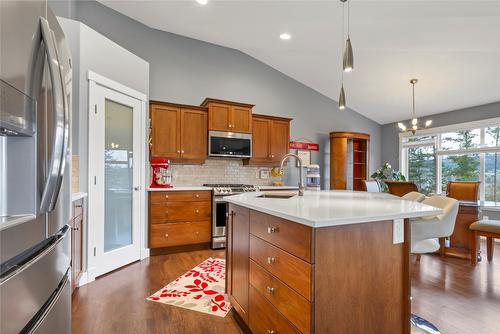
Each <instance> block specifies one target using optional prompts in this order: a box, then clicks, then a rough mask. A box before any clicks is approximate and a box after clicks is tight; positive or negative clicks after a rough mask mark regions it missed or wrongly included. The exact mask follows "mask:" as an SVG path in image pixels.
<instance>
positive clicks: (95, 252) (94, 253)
mask: <svg viewBox="0 0 500 334" xmlns="http://www.w3.org/2000/svg"><path fill="white" fill-rule="evenodd" d="M94 256H96V248H95V247H94Z"/></svg>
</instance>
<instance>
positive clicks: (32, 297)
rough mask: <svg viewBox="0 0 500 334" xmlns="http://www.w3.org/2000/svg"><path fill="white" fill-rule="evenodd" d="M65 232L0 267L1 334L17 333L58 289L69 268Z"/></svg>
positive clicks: (62, 231)
mask: <svg viewBox="0 0 500 334" xmlns="http://www.w3.org/2000/svg"><path fill="white" fill-rule="evenodd" d="M68 231H69V226H67V225H66V226H64V227H63V228H62V229H61V230H60V231H59V233H57V234H56V235H54V236H52V237H50V238H48V239H46V240H44V241H43V242H41V243H40V244H38V245H36V246H35V247H33V248H31V249H29V250H28V251H26V252H24V253H22V254H20V255H18V256H16V257H15V258H13V259H11V260H9V261H6V262H4V263H2V264H1V266H0V268H1V272H0V296H1V298H0V319H1V324H0V333H2V334H11V333H19V332H20V331H21V330H22V329H23V328H24V327H25V326H26V324H28V322H30V320H31V319H32V318H33V317H34V316H35V315H36V314H37V312H39V310H41V309H42V308H43V306H44V304H45V303H46V302H47V300H49V299H50V297H51V295H52V294H53V292H54V291H55V290H57V288H58V286H59V285H60V282H61V281H62V280H63V278H64V277H65V275H66V273H67V271H68V268H69V266H70V255H69V251H70V237H69V233H68ZM68 313H69V310H68Z"/></svg>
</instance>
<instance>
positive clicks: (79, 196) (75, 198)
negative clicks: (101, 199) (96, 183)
mask: <svg viewBox="0 0 500 334" xmlns="http://www.w3.org/2000/svg"><path fill="white" fill-rule="evenodd" d="M87 196H88V194H87V193H86V192H83V191H79V192H76V193H72V194H71V202H74V201H78V200H79V199H82V198H85V197H87Z"/></svg>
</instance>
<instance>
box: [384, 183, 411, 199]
mask: <svg viewBox="0 0 500 334" xmlns="http://www.w3.org/2000/svg"><path fill="white" fill-rule="evenodd" d="M384 183H385V184H386V185H387V188H388V189H389V194H392V195H396V196H399V197H401V196H403V195H406V194H408V193H409V192H411V191H416V192H418V188H417V185H416V184H415V182H412V181H384Z"/></svg>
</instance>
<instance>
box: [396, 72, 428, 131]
mask: <svg viewBox="0 0 500 334" xmlns="http://www.w3.org/2000/svg"><path fill="white" fill-rule="evenodd" d="M417 82H418V80H417V79H411V80H410V84H411V85H412V119H411V126H410V127H409V128H407V127H406V125H404V124H403V123H402V122H399V123H398V128H399V129H400V130H401V132H411V133H413V134H415V133H416V132H417V130H422V129H423V128H422V127H419V126H418V119H417V116H416V114H415V85H416V84H417ZM431 124H432V120H431V119H428V120H427V121H425V125H424V129H425V128H428V127H429V126H431Z"/></svg>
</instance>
